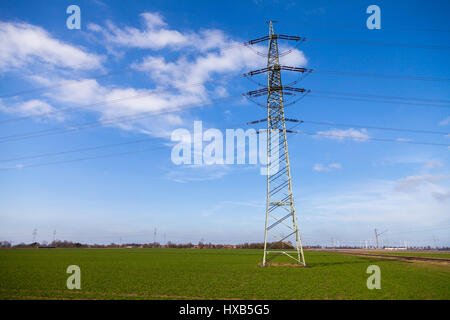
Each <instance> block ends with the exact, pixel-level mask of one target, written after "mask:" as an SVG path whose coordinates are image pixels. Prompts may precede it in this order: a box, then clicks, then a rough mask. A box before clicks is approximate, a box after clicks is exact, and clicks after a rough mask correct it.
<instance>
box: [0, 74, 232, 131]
mask: <svg viewBox="0 0 450 320" xmlns="http://www.w3.org/2000/svg"><path fill="white" fill-rule="evenodd" d="M237 76H240V74H236V75H232V76H224V77H221V78H217V79H214V80H206V81H203V82H195V83H191V84H187V85H183V86H177V87H174V88H170V89H164V90H157V91H153V92H149V93H142V94H137V95H132V96H129V97H124V98H118V99H112V100H106V101H99V102H95V103H91V104H86V105H82V106H77V107H69V108H63V109H59V110H55V111H49V112H45V113H40V114H35V115H29V116H22V117H16V118H12V119H6V120H2V121H0V124H4V123H9V122H14V121H20V120H26V119H30V118H38V117H45V116H51V115H54V114H60V113H68V112H73V111H76V110H79V109H85V108H90V107H96V106H102V105H108V104H114V103H118V102H123V101H128V100H132V99H139V98H144V97H148V96H153V95H157V94H161V93H163V92H170V91H175V90H180V89H184V88H188V87H195V86H202V85H203V84H205V83H213V82H219V81H223V80H228V79H231V78H234V77H237Z"/></svg>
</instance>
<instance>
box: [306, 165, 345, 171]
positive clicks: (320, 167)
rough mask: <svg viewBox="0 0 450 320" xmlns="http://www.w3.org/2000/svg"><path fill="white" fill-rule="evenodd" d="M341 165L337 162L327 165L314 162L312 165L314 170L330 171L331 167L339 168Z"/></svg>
mask: <svg viewBox="0 0 450 320" xmlns="http://www.w3.org/2000/svg"><path fill="white" fill-rule="evenodd" d="M341 168H342V166H341V165H340V164H339V163H331V164H329V165H323V164H320V163H316V164H315V165H314V166H313V170H314V171H331V170H333V169H341Z"/></svg>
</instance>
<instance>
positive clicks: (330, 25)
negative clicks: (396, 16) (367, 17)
mask: <svg viewBox="0 0 450 320" xmlns="http://www.w3.org/2000/svg"><path fill="white" fill-rule="evenodd" d="M280 23H282V24H304V25H310V26H316V27H332V28H336V27H338V28H347V29H360V30H367V27H366V26H365V25H363V26H361V25H360V26H358V25H350V24H336V23H335V24H331V23H316V22H309V21H280ZM383 30H386V31H389V32H391V31H396V30H403V31H426V32H450V29H436V28H411V27H403V26H388V27H384V26H383Z"/></svg>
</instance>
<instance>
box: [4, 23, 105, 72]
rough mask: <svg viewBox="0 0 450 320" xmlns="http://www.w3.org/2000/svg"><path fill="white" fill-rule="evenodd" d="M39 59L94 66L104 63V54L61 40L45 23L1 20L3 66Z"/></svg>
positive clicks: (54, 63) (55, 63) (59, 64)
mask: <svg viewBox="0 0 450 320" xmlns="http://www.w3.org/2000/svg"><path fill="white" fill-rule="evenodd" d="M35 63H47V64H50V65H52V66H57V67H67V68H72V69H93V68H99V67H100V66H101V57H100V56H98V55H96V54H92V53H88V52H86V51H85V50H84V49H83V48H78V47H75V46H72V45H69V44H66V43H64V42H62V41H59V40H57V39H55V38H53V37H52V36H51V35H50V34H49V33H48V32H47V31H45V30H44V29H42V28H41V27H38V26H34V25H31V24H27V23H12V22H0V70H3V71H5V70H12V69H15V68H21V67H24V66H28V65H33V64H35Z"/></svg>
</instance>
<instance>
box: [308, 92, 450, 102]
mask: <svg viewBox="0 0 450 320" xmlns="http://www.w3.org/2000/svg"><path fill="white" fill-rule="evenodd" d="M312 91H313V92H314V93H316V92H317V93H324V94H333V95H345V96H355V97H369V98H380V99H393V100H410V101H424V102H440V103H447V104H449V105H450V100H444V99H429V98H414V97H398V96H389V95H377V94H370V93H354V92H340V91H339V92H338V91H325V90H314V89H312Z"/></svg>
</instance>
